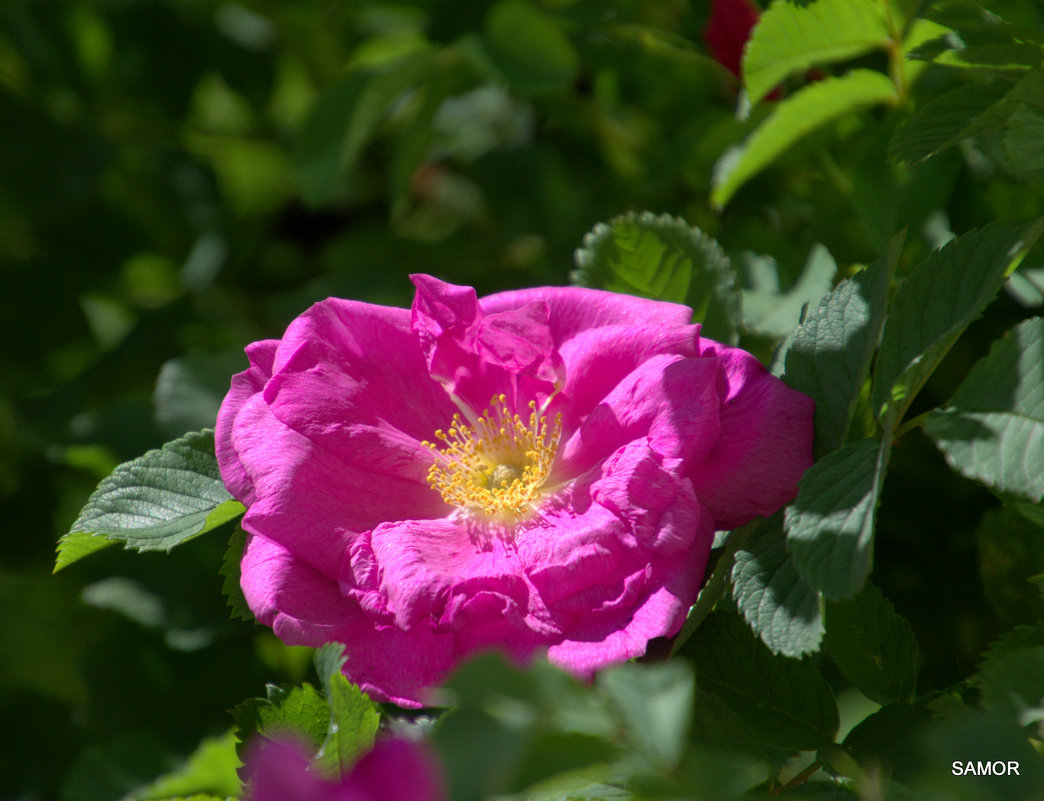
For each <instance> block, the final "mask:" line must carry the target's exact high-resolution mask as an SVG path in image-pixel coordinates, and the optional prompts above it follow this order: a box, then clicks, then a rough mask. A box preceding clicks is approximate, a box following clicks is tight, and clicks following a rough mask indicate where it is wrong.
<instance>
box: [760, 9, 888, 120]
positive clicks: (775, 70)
mask: <svg viewBox="0 0 1044 801" xmlns="http://www.w3.org/2000/svg"><path fill="white" fill-rule="evenodd" d="M890 41H891V35H890V33H889V30H888V25H887V22H886V20H885V16H884V13H883V9H882V5H881V4H880V3H877V2H874V1H873V0H817V2H815V3H812V4H810V5H805V6H800V5H797V4H794V3H773V4H772V5H770V6H769V7H768V8H767V9H766V10H765V13H764V14H762V16H761V19H760V20H759V21H758V24H757V25H756V26H755V28H754V30H753V31H752V32H751V36H750V41H749V42H748V43H747V47H746V51H745V53H744V57H743V82H744V85H745V86H746V88H747V95H748V97H749V98H750V102H751V103H757V102H758V101H759V100H761V99H762V98H763V97H764V96H765V95H767V94H768V93H769V92H771V91H772V89H773V88H774V87H775V86H776V85H777V84H779V82H780V81H782V80H783V79H784V78H786V77H787V76H788V75H792V74H794V73H796V72H802V71H804V70H807V69H808V68H809V67H811V66H813V65H815V64H826V63H831V62H835V61H844V60H846V59H849V58H854V57H855V56H858V55H862V54H863V53H867V52H869V51H871V50H875V49H878V48H885V47H888V45H889V43H890Z"/></svg>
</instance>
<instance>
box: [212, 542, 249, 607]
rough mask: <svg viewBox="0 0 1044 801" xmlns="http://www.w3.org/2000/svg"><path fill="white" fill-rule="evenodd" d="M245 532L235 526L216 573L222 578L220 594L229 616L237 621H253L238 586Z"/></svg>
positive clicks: (241, 589) (244, 597) (241, 590)
mask: <svg viewBox="0 0 1044 801" xmlns="http://www.w3.org/2000/svg"><path fill="white" fill-rule="evenodd" d="M246 537H247V535H246V532H245V531H243V529H242V527H241V526H236V530H235V531H233V532H232V536H231V537H230V538H229V540H228V548H227V549H226V550H225V555H224V558H223V559H222V561H221V568H220V570H218V573H219V574H220V575H222V576H224V581H222V582H221V593H222V594H223V595H224V596H225V600H226V601H227V602H228V605H229V607H231V611H230V613H229V614H230V615H231V616H232V617H233V618H234V619H235V618H238V619H239V620H253V619H254V613H253V612H251V611H250V605H249V604H248V603H247V599H246V596H245V595H243V587H242V586H241V585H240V579H241V577H242V575H241V573H240V569H239V565H240V563H241V562H242V561H243V549H244V548H245V547H246Z"/></svg>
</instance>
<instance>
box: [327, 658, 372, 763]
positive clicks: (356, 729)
mask: <svg viewBox="0 0 1044 801" xmlns="http://www.w3.org/2000/svg"><path fill="white" fill-rule="evenodd" d="M344 662H345V657H344V644H343V643H327V644H326V645H324V646H323V647H322V648H320V649H319V650H317V651H316V652H315V669H316V672H317V673H318V674H319V680H320V681H321V682H322V683H323V687H325V688H326V699H327V701H328V702H329V704H330V727H329V729H328V730H327V733H326V739H325V740H324V741H323V746H322V748H320V749H319V753H318V754H317V755H316V756H317V759H318V764H319V765H320V766H321V767H322V768H324V769H326V770H329V771H330V772H331V773H333V774H334V775H339V774H341V773H343V772H345V771H347V770H348V769H349V768H350V767H351V766H352V765H353V764H355V762H356V760H358V758H359V757H360V756H361V755H362V754H364V753H365V752H367V751H369V750H370V749H371V748H372V747H373V741H374V737H375V736H376V734H377V728H378V726H380V723H381V715H380V712H379V711H378V709H377V705H376V704H374V702H373V701H371V700H370V698H369V696H367V695H366V694H365V693H364V692H363V691H362V690H360V689H359V688H358V687H357V686H356V685H355V684H352V683H351V682H350V681H348V679H347V677H345V675H344V674H343V673H342V672H341V668H342V667H343V665H344Z"/></svg>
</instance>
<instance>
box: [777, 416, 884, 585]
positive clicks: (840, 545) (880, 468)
mask: <svg viewBox="0 0 1044 801" xmlns="http://www.w3.org/2000/svg"><path fill="white" fill-rule="evenodd" d="M889 428H890V427H889ZM890 440H891V433H890V430H889V431H886V432H885V436H884V437H883V438H882V439H880V440H877V439H864V440H861V441H859V442H851V443H849V444H848V445H845V446H844V447H843V448H841V449H840V450H837V451H834V452H833V453H831V454H829V455H827V456H825V457H823V458H822V459H820V460H819V461H818V462H816V463H815V464H814V465H812V467H810V468H809V469H808V470H807V471H806V472H805V475H804V476H802V477H801V480H800V481H799V482H798V496H797V498H796V499H795V500H794V502H793V503H792V504H791V505H790V506H788V507H787V509H786V512H785V513H784V518H783V520H784V527H785V529H786V532H787V545H788V547H789V548H790V552H791V553H792V554H793V555H794V563H795V564H796V565H797V569H798V572H800V573H801V575H802V576H803V577H804V578H805V580H806V581H808V583H809V584H811V585H812V586H813V587H814V588H816V589H818V590H820V591H821V592H822V593H823V595H825V596H826V597H827V598H830V599H838V598H849V597H851V596H853V595H855V594H856V593H857V592H858V591H859V588H860V587H861V586H863V581H864V580H865V579H866V577H867V576H868V575H869V573H870V568H871V565H872V564H873V542H874V516H875V513H876V511H877V501H878V497H879V495H880V492H881V485H882V484H883V483H884V474H885V464H886V462H887V458H888V451H889V447H890V444H891V443H890Z"/></svg>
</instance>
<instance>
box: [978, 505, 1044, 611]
mask: <svg viewBox="0 0 1044 801" xmlns="http://www.w3.org/2000/svg"><path fill="white" fill-rule="evenodd" d="M1034 508H1035V507H1034ZM1042 525H1044V523H1037V522H1033V521H1032V520H1030V519H1029V518H1027V517H1026V516H1024V515H1023V514H1020V513H1019V511H1017V510H1016V509H1014V508H1012V507H1011V506H1005V507H1004V508H1003V509H999V510H993V509H990V510H988V511H987V512H986V514H985V515H983V518H982V522H981V523H980V524H979V528H978V530H977V531H976V540H977V541H978V546H979V576H980V577H981V579H982V588H983V591H984V593H985V594H986V599H987V600H988V601H989V602H990V605H991V606H992V607H993V610H994V611H995V612H996V613H997V614H998V615H999V616H1000V617H1001V619H1003V620H1005V621H1006V622H1008V623H1031V622H1033V621H1036V620H1040V619H1041V618H1042V617H1044V598H1041V595H1040V588H1039V587H1038V586H1036V585H1035V584H1033V578H1034V576H1038V575H1040V574H1042V573H1044V527H1042Z"/></svg>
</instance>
